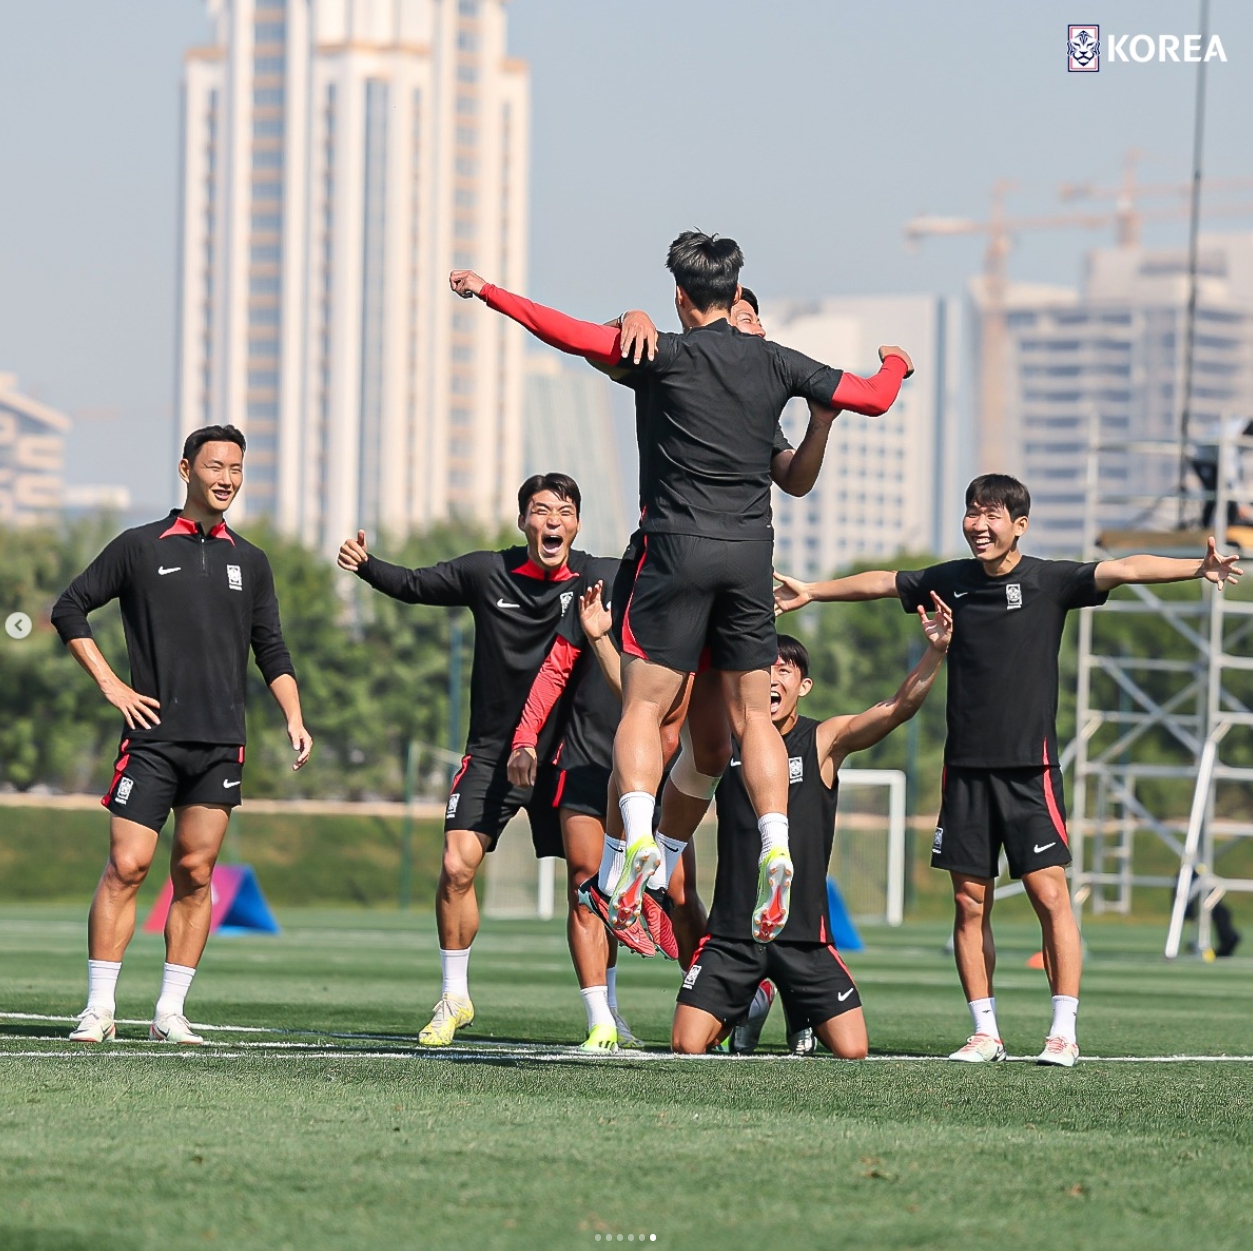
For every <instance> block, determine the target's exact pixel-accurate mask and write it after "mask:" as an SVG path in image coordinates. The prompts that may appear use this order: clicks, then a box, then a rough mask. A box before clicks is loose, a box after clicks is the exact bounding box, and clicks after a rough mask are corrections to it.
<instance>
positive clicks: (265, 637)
mask: <svg viewBox="0 0 1253 1251" xmlns="http://www.w3.org/2000/svg"><path fill="white" fill-rule="evenodd" d="M112 599H116V600H119V601H120V602H121V607H122V624H123V625H124V626H125V628H126V654H127V658H128V659H129V660H130V685H131V686H132V687H133V688H134V689H135V690H136V691H138V692H139V694H141V695H151V696H152V697H153V698H155V699H156V700H158V701H159V702H160V705H161V708H160V711H159V713H158V714H157V715H158V716H159V717H160V718H161V723H160V725H157V726H154V727H152V728H151V729H143V728H137V729H134V730H130V729H128V730H127V731H126V735H127V737H128V738H129V739H130V740H131V741H132V742H133V743H142V742H164V743H225V744H230V745H231V746H234V745H235V744H237V743H238V744H240V745H241V746H242V745H243V743H244V688H245V684H246V679H247V674H248V649H249V647H251V648H252V652H253V655H254V656H255V657H256V661H257V668H258V669H260V670H261V676H262V677H263V678H264V679H265V681H266V684H267V685H269V684H270V683H272V682H273V681H274V679H275V678H278V677H281V676H282V675H283V674H285V673H289V674H292V675H294V674H295V670H294V669H293V668H292V662H291V656H289V655H288V652H287V644H286V643H284V642H283V630H282V626H281V625H280V624H279V616H278V599H277V597H276V596H275V594H274V577H273V575H272V574H271V573H270V562H269V561H268V560H266V558H265V553H264V552H263V551H262V550H261V549H260V548H259V547H254V546H253V545H252V544H251V543H249V542H248V541H247V540H246V539H243V538H240V536H239V535H238V534H236V533H235V532H234V531H232V530H229V529H227V527H226V523H225V522H220V523H219V524H218V525H216V526H214V527H213V529H212V530H211V531H210V532H209V533H208V534H205V532H204V531H203V530H202V529H201V528H200V526H199V524H198V523H196V522H193V521H188V520H187V519H186V518H184V517H180V516H179V515H178V511H177V510H175V511H173V512H171V513H170V515H169V516H168V517H164V518H162V519H161V520H160V521H153V522H150V523H149V524H148V525H145V526H136V527H135V529H133V530H126V531H124V532H123V533H122V534H119V535H118V536H117V538H116V539H114V540H113V542H112V543H110V544H109V545H108V547H106V548H105V549H104V551H102V552H101V553H100V555H99V556H97V557H96V559H95V560H93V561H92V562H91V564H90V565H88V566H87V568H86V569H85V570H84V571H83V572H82V573H80V574H79V575H78V577H77V578H75V579H74V581H73V582H71V583H70V585H69V587H68V588H67V589H66V591H65V593H64V594H63V595H62V596H61V598H60V599H58V600H57V602H56V606H55V607H54V608H53V610H52V624H53V625H54V626H56V628H57V632H58V633H59V634H60V635H61V638H62V640H63V641H64V642H66V643H68V642H69V641H70V640H71V639H89V638H91V636H92V635H91V626H90V625H88V624H87V614H88V613H90V612H92V611H93V610H94V609H96V608H100V607H101V606H102V605H104V604H107V603H108V602H109V601H110V600H112Z"/></svg>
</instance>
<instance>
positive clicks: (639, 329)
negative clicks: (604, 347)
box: [622, 308, 657, 365]
mask: <svg viewBox="0 0 1253 1251" xmlns="http://www.w3.org/2000/svg"><path fill="white" fill-rule="evenodd" d="M645 352H647V353H648V359H649V360H652V359H653V357H654V356H656V355H657V327H656V326H654V325H653V319H652V318H651V317H649V315H648V314H647V313H642V312H640V310H639V309H637V308H635V309H632V310H631V311H630V312H629V313H623V314H622V359H623V360H626V358H627V357H628V356H631V357H632V359H633V361H634V363H635V364H636V365H638V364H639V363H640V361H641V359H642V358H643V356H644V353H645Z"/></svg>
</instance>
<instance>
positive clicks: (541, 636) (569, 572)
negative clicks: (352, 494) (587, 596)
mask: <svg viewBox="0 0 1253 1251" xmlns="http://www.w3.org/2000/svg"><path fill="white" fill-rule="evenodd" d="M581 502H582V497H581V495H580V493H579V488H578V484H577V483H576V482H575V481H574V479H573V478H570V477H568V476H567V475H565V474H561V473H549V474H536V475H535V476H533V477H531V478H528V479H527V480H526V481H525V482H524V483H523V484H522V487H521V489H520V490H519V492H518V529H519V530H521V531H522V533H523V535H524V536H525V538H526V544H525V546H523V547H512V548H507V549H505V550H504V551H497V552H470V553H469V554H468V555H465V556H459V557H457V558H456V559H455V560H448V561H441V562H440V563H439V564H437V565H432V566H430V567H429V568H425V569H404V568H402V567H400V566H399V565H392V564H388V563H387V562H386V561H383V560H380V559H379V558H378V557H377V556H371V555H370V553H369V551H368V549H367V546H366V540H365V533H364V532H363V531H358V533H357V537H356V539H348V540H347V541H346V542H344V543H343V545H342V546H341V547H340V549H339V566H340V568H341V569H346V570H348V571H349V572H351V573H355V574H356V575H357V576H358V577H359V578H360V579H361V580H362V581H363V582H365V583H367V584H368V585H369V586H372V587H374V589H375V590H377V591H382V592H383V593H384V594H385V595H390V596H391V597H392V598H393V599H398V600H401V601H402V602H404V603H406V604H439V605H443V606H445V607H465V608H469V610H470V612H471V615H472V616H473V617H474V664H473V668H472V671H471V674H470V727H469V732H468V735H467V738H466V747H465V755H464V757H463V758H462V761H461V767H460V769H458V770H457V773H456V776H455V777H454V778H453V780H452V786H451V788H450V793H449V796H448V808H447V810H446V812H445V814H444V858H443V864H442V866H441V868H440V875H439V886H438V888H437V891H436V896H435V915H436V921H437V924H438V929H439V947H440V952H439V955H440V967H441V971H442V989H441V992H440V998H439V1002H438V1003H437V1004H436V1005H435V1010H434V1013H433V1015H432V1017H431V1020H430V1023H429V1024H428V1025H427V1026H426V1027H425V1028H424V1029H423V1030H422V1031H421V1033H420V1034H419V1035H418V1041H419V1043H421V1044H422V1045H423V1046H428V1047H443V1046H447V1045H448V1044H449V1043H451V1042H452V1040H453V1037H454V1036H455V1034H456V1032H457V1030H458V1029H460V1028H462V1027H464V1026H466V1025H469V1024H470V1023H471V1022H472V1021H473V1020H474V1005H473V1004H472V1002H471V1000H470V990H469V980H468V974H469V965H470V948H471V945H472V944H473V942H474V937H475V935H476V934H477V933H478V929H479V909H478V901H477V900H476V898H475V894H474V879H475V876H476V875H477V873H478V870H479V866H480V865H481V864H482V863H483V857H484V856H485V855H486V854H487V853H488V852H490V851H492V850H493V849H494V848H495V846H496V842H497V840H498V839H499V838H500V835H501V832H502V831H503V830H504V828H505V826H506V825H507V824H508V822H509V820H510V818H511V817H513V816H514V814H515V813H516V812H517V811H518V810H519V809H520V808H526V809H527V813H528V816H529V817H530V819H531V834H532V839H533V841H534V842H535V846H536V851H537V853H539V854H541V855H549V854H552V853H551V852H550V851H549V849H548V844H549V843H556V844H557V846H559V841H558V840H559V835H557V833H556V831H555V825H556V820H555V813H554V812H553V809H552V804H551V800H550V801H549V802H548V803H545V802H543V800H542V798H541V792H542V789H543V788H542V786H537V787H536V788H534V790H533V789H532V788H531V787H529V786H516V785H514V783H513V782H512V781H510V778H509V775H508V763H509V751H510V740H511V739H512V736H513V731H514V727H515V726H516V725H517V723H518V718H519V716H520V715H521V713H522V709H523V706H524V704H525V702H526V698H527V694H528V692H529V691H530V689H531V684H532V682H533V681H534V680H535V675H536V674H537V672H538V671H539V668H540V665H541V664H542V663H543V661H544V658H545V656H547V655H548V652H549V649H550V648H551V647H552V646H553V641H554V639H555V638H556V634H557V626H558V624H559V623H560V622H561V619H562V617H563V616H565V615H566V614H567V613H571V612H574V611H576V609H575V607H574V601H575V599H576V598H577V595H578V593H579V591H580V590H581V589H582V587H581V582H580V573H581V570H582V568H583V564H584V562H585V560H586V559H587V558H586V556H585V555H584V554H583V553H582V552H577V551H572V550H571V545H572V544H573V542H574V539H575V536H576V535H577V534H578V532H579V508H580V504H581ZM553 850H556V848H555V847H554V849H553Z"/></svg>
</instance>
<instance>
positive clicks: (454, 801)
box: [444, 791, 461, 821]
mask: <svg viewBox="0 0 1253 1251" xmlns="http://www.w3.org/2000/svg"><path fill="white" fill-rule="evenodd" d="M460 802H461V792H460V791H453V793H452V794H451V795H449V796H448V808H447V810H446V811H445V813H444V820H445V821H447V820H448V819H449V818H450V817H455V816H456V815H457V805H458V804H459V803H460Z"/></svg>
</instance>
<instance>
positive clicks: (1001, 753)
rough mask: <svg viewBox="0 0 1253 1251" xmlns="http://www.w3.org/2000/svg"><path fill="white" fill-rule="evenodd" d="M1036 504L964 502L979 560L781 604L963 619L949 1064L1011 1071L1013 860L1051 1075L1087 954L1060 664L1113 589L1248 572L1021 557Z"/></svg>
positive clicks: (1071, 1040)
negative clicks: (1070, 624)
mask: <svg viewBox="0 0 1253 1251" xmlns="http://www.w3.org/2000/svg"><path fill="white" fill-rule="evenodd" d="M1030 509H1031V496H1030V494H1029V493H1028V491H1027V488H1026V487H1025V486H1023V484H1022V483H1021V482H1019V481H1017V479H1015V478H1011V477H1009V476H1007V475H1006V474H984V475H983V476H982V477H979V478H976V479H975V480H974V481H973V482H971V484H970V485H969V487H967V488H966V515H965V518H964V520H963V521H962V532H963V534H964V536H965V539H966V543H967V544H968V546H969V547H970V551H971V554H972V555H973V557H974V559H973V560H951V561H947V562H945V563H944V564H941V565H933V566H931V568H929V569H920V570H916V571H913V572H901V573H892V572H889V571H886V570H884V571H872V572H868V573H858V574H853V575H852V576H850V577H847V578H837V579H835V580H834V581H831V582H813V583H806V582H799V581H797V580H795V579H793V578H780V579H779V581H780V584H781V585H780V587H779V589H778V590H777V591H776V602H777V604H778V606H779V608H780V610H781V611H784V612H788V611H791V610H793V609H796V608H800V607H801V606H802V605H804V604H807V603H810V602H811V601H819V602H829V601H846V600H865V599H897V598H899V599H900V601H901V605H902V607H903V608H904V609H905V611H906V612H912V611H913V610H914V609H916V608H917V607H918V606H919V605H920V604H923V603H924V602H926V601H927V600H928V599H929V598H930V596H931V595H932V594H939V595H940V596H941V597H942V598H943V599H944V600H945V601H946V602H947V603H949V604H950V605H952V609H953V614H954V618H955V623H956V628H955V637H954V642H953V649H952V652H951V653H950V656H949V685H948V741H947V743H946V744H945V750H944V762H945V767H944V779H943V783H942V800H941V807H940V816H939V821H938V823H937V828H936V831H935V841H934V844H933V848H932V853H931V864H932V866H933V867H935V868H937V869H945V870H947V871H948V873H949V875H950V877H951V878H952V883H953V896H954V900H955V904H956V921H955V923H954V929H953V941H954V953H955V955H956V959H957V971H958V974H959V976H960V978H961V983H962V988H963V989H964V990H965V992H966V999H967V1002H968V1003H969V1005H970V1015H971V1020H972V1022H973V1025H974V1032H973V1033H972V1034H971V1036H970V1038H969V1039H968V1040H967V1041H966V1044H965V1045H964V1046H963V1047H961V1048H959V1049H958V1050H957V1051H955V1052H954V1053H953V1054H952V1055H951V1056H950V1057H949V1058H950V1059H952V1060H960V1061H965V1062H968V1063H974V1064H978V1063H984V1062H987V1061H996V1060H1003V1059H1005V1047H1004V1045H1003V1044H1002V1042H1001V1034H1000V1029H999V1028H998V1026H997V1022H996V1002H995V999H994V997H993V995H994V992H993V986H992V974H993V971H994V969H995V966H996V948H995V944H994V942H993V938H992V901H993V894H992V888H993V883H994V881H995V879H996V876H997V870H998V859H999V854H1000V852H1001V850H1002V848H1003V849H1004V851H1005V854H1006V857H1007V859H1008V861H1009V872H1010V876H1011V877H1014V878H1021V879H1022V884H1023V886H1024V888H1025V889H1026V892H1027V897H1028V898H1029V899H1030V900H1031V905H1032V907H1033V908H1034V909H1035V912H1036V915H1037V917H1038V918H1039V920H1040V928H1041V932H1042V935H1043V947H1044V967H1045V970H1046V972H1047V974H1048V980H1049V986H1050V988H1051V990H1052V994H1053V1022H1052V1025H1051V1026H1050V1028H1049V1032H1048V1037H1047V1038H1046V1040H1045V1044H1044V1050H1043V1051H1042V1052H1041V1053H1040V1055H1039V1056H1038V1057H1037V1059H1038V1061H1039V1063H1040V1064H1046V1065H1057V1066H1061V1067H1064V1068H1072V1067H1074V1065H1075V1062H1076V1061H1077V1060H1078V1058H1079V1044H1078V1042H1077V1039H1076V1017H1077V1015H1078V1011H1079V980H1080V973H1081V969H1082V960H1083V956H1082V948H1081V944H1080V940H1079V929H1078V926H1077V925H1076V923H1075V917H1074V913H1073V911H1072V909H1071V904H1070V894H1069V891H1068V890H1067V886H1066V865H1068V864H1069V863H1070V849H1069V840H1068V836H1067V833H1066V816H1065V811H1066V810H1065V805H1064V800H1063V795H1062V777H1061V769H1060V767H1059V765H1058V752H1057V726H1056V721H1057V685H1058V672H1057V654H1058V651H1059V649H1060V647H1061V641H1062V629H1063V627H1064V626H1065V624H1066V614H1067V613H1068V612H1069V611H1071V609H1074V608H1085V607H1092V606H1095V605H1098V604H1103V603H1105V601H1106V600H1107V599H1108V598H1109V593H1110V591H1111V590H1113V589H1114V587H1117V586H1126V585H1129V584H1132V583H1161V582H1183V581H1186V580H1188V579H1190V578H1205V579H1207V580H1208V581H1210V582H1213V583H1215V584H1216V585H1217V586H1219V587H1220V588H1221V587H1222V586H1223V585H1225V583H1226V582H1227V581H1228V580H1230V581H1232V582H1235V581H1236V580H1237V579H1238V578H1239V576H1240V573H1241V570H1240V569H1239V567H1238V566H1237V565H1236V557H1235V556H1219V555H1218V553H1217V551H1216V550H1215V546H1214V540H1213V539H1212V538H1211V539H1210V541H1209V546H1208V550H1207V551H1206V553H1205V555H1204V556H1203V557H1201V558H1200V559H1199V560H1179V559H1172V558H1169V557H1165V556H1126V557H1123V558H1122V559H1119V560H1102V561H1099V562H1097V561H1092V562H1088V563H1085V564H1077V563H1075V562H1074V561H1069V560H1041V559H1040V558H1039V557H1037V556H1027V555H1024V553H1023V552H1021V551H1020V550H1019V546H1018V544H1019V541H1020V540H1021V539H1022V537H1023V535H1025V534H1026V533H1027V527H1028V525H1029V524H1030V523H1029V520H1028V513H1029V512H1030Z"/></svg>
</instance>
